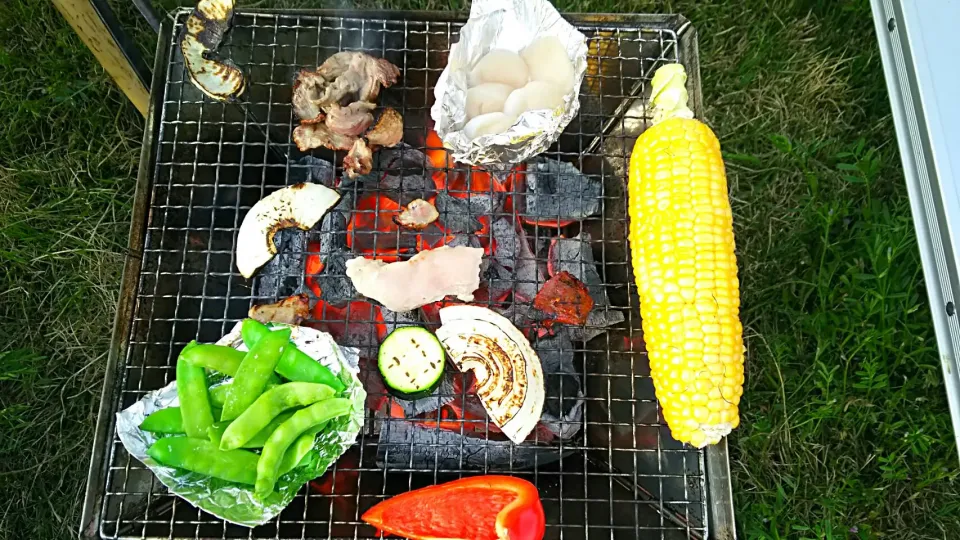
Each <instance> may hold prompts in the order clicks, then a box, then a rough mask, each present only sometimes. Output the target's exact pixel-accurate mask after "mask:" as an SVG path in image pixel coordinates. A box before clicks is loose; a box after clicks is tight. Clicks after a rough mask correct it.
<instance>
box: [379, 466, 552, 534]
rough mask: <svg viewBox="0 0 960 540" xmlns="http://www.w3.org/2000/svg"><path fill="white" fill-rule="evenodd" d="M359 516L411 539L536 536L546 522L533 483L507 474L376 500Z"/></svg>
mask: <svg viewBox="0 0 960 540" xmlns="http://www.w3.org/2000/svg"><path fill="white" fill-rule="evenodd" d="M362 519H363V520H364V521H366V522H367V523H369V524H370V525H373V526H374V527H376V528H378V529H380V530H382V531H384V532H387V533H390V534H395V535H398V536H406V537H408V538H412V539H414V540H437V539H445V540H541V539H542V538H543V533H544V530H545V524H546V520H545V518H544V515H543V505H542V504H541V503H540V494H539V493H537V488H536V486H534V485H533V484H531V483H530V482H527V481H526V480H521V479H519V478H514V477H512V476H475V477H472V478H463V479H461V480H454V481H453V482H447V483H446V484H440V485H437V486H430V487H426V488H423V489H418V490H415V491H410V492H407V493H404V494H402V495H397V496H396V497H393V498H391V499H387V500H386V501H383V502H381V503H380V504H377V505H376V506H374V507H373V508H371V509H370V510H368V511H367V512H366V513H364V514H363V518H362Z"/></svg>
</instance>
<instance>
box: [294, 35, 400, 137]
mask: <svg viewBox="0 0 960 540" xmlns="http://www.w3.org/2000/svg"><path fill="white" fill-rule="evenodd" d="M399 76H400V70H399V69H397V66H394V65H393V64H391V63H390V62H388V61H387V60H384V59H382V58H375V57H373V56H370V55H368V54H366V53H363V52H358V51H344V52H339V53H337V54H334V55H333V56H331V57H330V58H327V60H326V61H324V63H323V65H321V66H320V67H319V68H317V69H316V71H309V70H303V71H301V72H300V73H299V74H297V79H296V81H295V82H294V84H293V107H294V112H296V114H297V116H298V117H299V118H300V119H301V120H306V121H310V120H313V119H315V118H316V117H317V116H318V114H319V113H320V112H321V111H326V112H330V111H329V110H328V108H329V107H331V106H337V105H339V106H347V105H349V104H351V103H354V102H356V101H368V102H373V101H374V100H376V99H377V96H378V95H379V94H380V88H381V87H390V86H392V85H393V84H395V83H396V82H397V77H399Z"/></svg>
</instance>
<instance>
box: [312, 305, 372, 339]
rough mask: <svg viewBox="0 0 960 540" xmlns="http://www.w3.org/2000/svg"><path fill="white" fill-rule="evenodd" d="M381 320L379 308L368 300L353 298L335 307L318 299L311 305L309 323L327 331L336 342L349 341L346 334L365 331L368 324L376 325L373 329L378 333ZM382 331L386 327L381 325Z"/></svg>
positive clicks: (368, 326)
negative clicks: (311, 315) (353, 299)
mask: <svg viewBox="0 0 960 540" xmlns="http://www.w3.org/2000/svg"><path fill="white" fill-rule="evenodd" d="M378 321H380V322H378ZM382 321H383V316H382V315H381V314H380V308H378V307H377V306H374V305H373V304H371V303H370V302H365V301H363V300H355V301H353V302H347V303H346V304H345V305H344V306H343V307H337V306H334V305H331V304H328V303H326V302H324V301H323V300H320V301H318V302H317V304H316V305H315V306H313V321H311V322H310V324H309V325H310V326H312V327H313V328H316V329H317V330H323V331H324V332H328V333H329V334H330V335H332V336H333V337H334V339H336V340H337V342H338V343H339V342H345V343H350V340H349V339H347V338H348V334H356V333H358V332H363V331H366V329H368V328H370V325H377V326H376V329H375V330H376V333H377V334H378V335H379V334H380V332H381V328H380V327H381V326H383V324H382ZM382 331H384V332H385V331H386V327H383V329H382Z"/></svg>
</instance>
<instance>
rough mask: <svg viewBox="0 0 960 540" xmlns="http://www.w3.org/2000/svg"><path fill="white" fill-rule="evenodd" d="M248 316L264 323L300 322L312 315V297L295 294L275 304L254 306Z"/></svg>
mask: <svg viewBox="0 0 960 540" xmlns="http://www.w3.org/2000/svg"><path fill="white" fill-rule="evenodd" d="M247 316H248V317H250V318H251V319H256V320H258V321H260V322H262V323H268V322H275V323H282V324H294V325H296V324H300V323H301V322H303V320H304V319H306V318H308V317H309V316H310V299H309V298H308V297H307V295H306V294H295V295H293V296H289V297H287V298H284V299H283V300H281V301H279V302H275V303H273V304H263V305H259V306H253V307H251V308H250V312H249V313H248V314H247Z"/></svg>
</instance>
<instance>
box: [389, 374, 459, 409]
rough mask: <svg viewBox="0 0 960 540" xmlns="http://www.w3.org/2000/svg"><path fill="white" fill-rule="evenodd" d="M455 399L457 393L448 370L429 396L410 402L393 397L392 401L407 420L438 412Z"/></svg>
mask: <svg viewBox="0 0 960 540" xmlns="http://www.w3.org/2000/svg"><path fill="white" fill-rule="evenodd" d="M456 397H457V391H456V388H455V387H454V381H453V374H452V373H451V371H450V370H449V369H448V370H446V371H444V373H443V379H441V380H440V384H439V385H437V388H436V389H435V390H434V391H433V393H431V394H430V395H429V396H427V397H424V398H420V399H416V400H412V401H409V400H406V399H400V398H397V397H394V398H393V400H394V401H395V402H396V403H397V405H400V407H401V408H403V413H404V414H405V415H407V418H412V417H414V416H419V415H421V414H423V413H427V412H430V411H436V410H439V409H440V407H443V406H444V405H446V404H447V403H450V402H451V401H453V400H454V398H456Z"/></svg>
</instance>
